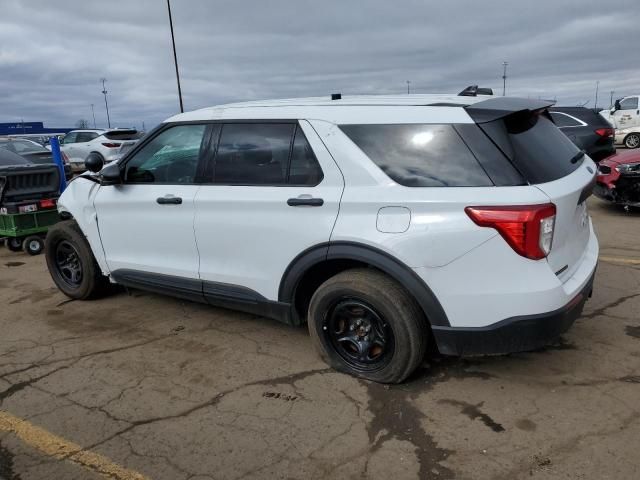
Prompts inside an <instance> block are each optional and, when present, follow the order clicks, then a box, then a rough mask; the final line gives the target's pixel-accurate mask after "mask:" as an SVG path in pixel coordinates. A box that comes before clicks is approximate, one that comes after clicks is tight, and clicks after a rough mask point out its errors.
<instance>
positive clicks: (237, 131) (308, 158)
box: [214, 123, 323, 186]
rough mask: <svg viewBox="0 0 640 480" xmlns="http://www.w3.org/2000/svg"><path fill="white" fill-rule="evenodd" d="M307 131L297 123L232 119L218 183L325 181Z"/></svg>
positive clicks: (218, 163) (223, 138) (219, 156)
mask: <svg viewBox="0 0 640 480" xmlns="http://www.w3.org/2000/svg"><path fill="white" fill-rule="evenodd" d="M322 178H323V174H322V169H321V168H320V164H319V163H318V160H317V159H316V156H315V155H314V153H313V150H312V148H311V146H310V145H309V142H308V141H307V138H306V137H305V135H304V132H303V131H302V129H301V128H300V126H297V125H295V124H293V123H290V124H278V123H230V124H225V125H224V126H223V127H222V133H221V135H220V142H219V145H218V150H217V153H216V157H215V167H214V183H216V184H220V185H297V186H301V185H305V186H306V185H310V186H315V185H317V184H318V183H320V182H321V181H322Z"/></svg>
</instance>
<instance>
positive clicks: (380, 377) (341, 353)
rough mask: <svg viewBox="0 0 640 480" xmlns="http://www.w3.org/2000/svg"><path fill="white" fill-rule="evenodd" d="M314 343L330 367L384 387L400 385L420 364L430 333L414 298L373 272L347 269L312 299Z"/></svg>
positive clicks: (326, 283) (325, 285) (310, 310)
mask: <svg viewBox="0 0 640 480" xmlns="http://www.w3.org/2000/svg"><path fill="white" fill-rule="evenodd" d="M308 327H309V333H310V335H311V341H312V344H313V346H314V348H315V349H316V351H317V352H318V353H319V355H320V356H321V357H322V359H323V360H324V361H325V362H326V363H328V364H329V365H330V366H331V367H333V368H335V369H336V370H338V371H341V372H344V373H348V374H351V375H354V376H357V377H360V378H365V379H367V380H372V381H374V382H381V383H399V382H402V381H403V380H404V379H406V378H407V377H408V376H409V375H410V374H411V373H412V372H413V371H414V370H415V369H416V368H417V367H418V365H419V364H420V363H421V362H422V360H423V358H424V355H425V352H426V349H427V340H428V335H429V329H428V327H427V321H426V319H425V317H424V314H423V312H422V310H421V309H420V307H419V306H418V305H417V303H416V302H415V300H414V299H413V298H412V297H411V296H410V295H409V293H407V292H406V291H405V290H404V288H402V287H401V286H400V285H399V284H398V283H397V282H396V281H394V280H393V279H391V278H389V277H388V276H386V275H384V274H383V273H381V272H378V271H376V270H372V269H353V270H346V271H344V272H342V273H339V274H337V275H335V276H334V277H332V278H330V279H329V280H327V281H326V282H324V283H323V284H322V285H320V287H319V288H318V289H317V290H316V292H315V293H314V294H313V297H312V298H311V303H310V305H309V317H308Z"/></svg>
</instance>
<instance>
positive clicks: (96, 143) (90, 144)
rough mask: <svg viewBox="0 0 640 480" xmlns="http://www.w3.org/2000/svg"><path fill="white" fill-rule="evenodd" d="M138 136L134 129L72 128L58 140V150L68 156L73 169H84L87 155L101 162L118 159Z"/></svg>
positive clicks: (132, 144)
mask: <svg viewBox="0 0 640 480" xmlns="http://www.w3.org/2000/svg"><path fill="white" fill-rule="evenodd" d="M139 138H140V133H138V131H137V130H135V129H129V128H115V129H109V130H104V129H99V130H73V131H71V132H69V133H67V134H66V135H65V136H64V137H63V138H62V140H61V141H60V150H62V151H63V152H64V153H65V154H66V155H67V157H68V158H69V163H70V164H71V167H72V168H73V169H74V171H84V170H85V168H84V162H85V160H87V158H89V156H95V157H98V158H99V159H100V160H101V161H102V162H103V163H108V162H113V161H116V160H119V159H120V158H121V157H122V156H123V155H124V154H125V153H126V152H127V151H128V150H130V149H131V148H132V147H133V146H134V145H135V144H136V142H137V141H138V139H139Z"/></svg>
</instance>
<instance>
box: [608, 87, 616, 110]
mask: <svg viewBox="0 0 640 480" xmlns="http://www.w3.org/2000/svg"><path fill="white" fill-rule="evenodd" d="M614 93H616V92H615V91H613V90H611V96H610V97H609V109H611V108H613V94H614Z"/></svg>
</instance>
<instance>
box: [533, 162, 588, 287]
mask: <svg viewBox="0 0 640 480" xmlns="http://www.w3.org/2000/svg"><path fill="white" fill-rule="evenodd" d="M589 169H591V171H589ZM594 172H595V165H594V164H593V162H592V161H591V160H590V159H589V158H588V157H585V158H584V160H583V162H582V165H581V166H580V168H578V169H577V170H576V171H575V172H573V173H571V174H569V175H567V176H566V177H562V178H560V179H558V180H555V181H553V182H547V183H541V184H538V185H536V187H537V188H538V189H539V190H541V191H542V192H543V193H545V194H546V195H548V196H549V200H550V201H551V202H552V203H553V204H555V206H556V222H555V229H554V232H553V243H552V245H551V252H550V253H549V255H548V256H547V261H548V262H549V265H550V266H551V268H552V269H553V271H554V272H556V274H557V275H559V276H560V274H562V277H561V278H569V277H570V276H571V274H572V273H573V272H574V271H575V269H576V268H577V267H578V266H579V264H580V260H581V258H582V256H583V254H584V251H585V249H586V248H587V244H588V243H589V237H590V235H591V228H590V220H589V214H588V212H587V202H586V200H587V197H588V196H589V195H590V194H591V191H592V190H593V186H594V183H595V173H594Z"/></svg>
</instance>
